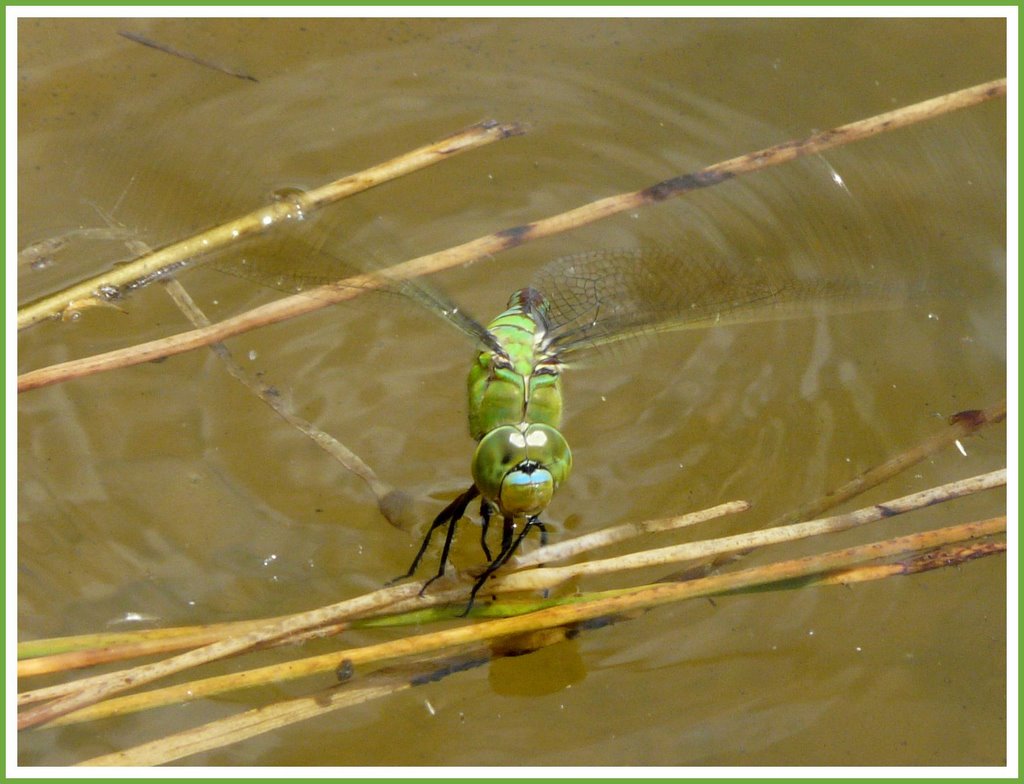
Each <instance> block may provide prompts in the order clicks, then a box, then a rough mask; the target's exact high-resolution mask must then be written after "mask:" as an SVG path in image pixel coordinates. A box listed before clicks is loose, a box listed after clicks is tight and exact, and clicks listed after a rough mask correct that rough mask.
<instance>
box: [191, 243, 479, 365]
mask: <svg viewBox="0 0 1024 784" xmlns="http://www.w3.org/2000/svg"><path fill="white" fill-rule="evenodd" d="M335 239H336V238H335ZM329 242H330V240H329V239H328V238H325V237H324V236H323V235H322V234H313V233H303V232H291V233H289V234H287V235H285V236H283V237H281V238H279V239H278V240H277V241H275V242H273V243H261V244H257V245H253V246H252V247H251V248H250V249H247V250H246V252H244V253H243V252H240V251H232V252H231V253H230V254H228V255H225V256H224V257H222V258H218V259H216V260H215V261H213V262H212V263H211V266H212V267H213V268H215V269H216V270H218V271H219V272H223V273H226V274H229V275H233V276H236V277H240V278H244V279H246V280H249V281H252V282H254V283H258V284H260V285H262V286H268V287H270V288H274V289H278V290H280V291H287V292H291V293H298V292H306V293H310V294H311V295H312V296H315V293H314V292H315V289H316V288H317V287H318V286H325V285H328V284H336V283H339V282H341V281H344V280H346V279H349V278H353V277H356V276H358V275H362V274H365V273H378V274H380V275H383V276H384V277H385V279H387V268H386V266H384V265H383V264H381V263H380V262H379V261H377V260H376V259H373V258H370V256H369V255H368V254H367V255H362V256H358V257H356V256H353V257H352V258H348V259H342V258H341V257H339V256H338V255H335V253H334V252H333V251H330V250H328V249H327V246H328V244H329ZM376 290H381V291H385V292H388V293H391V294H397V295H399V296H402V297H406V298H408V299H411V300H413V301H415V302H416V303H418V304H419V305H420V306H422V307H424V308H426V309H427V310H428V311H430V312H431V313H434V314H435V315H437V316H439V317H440V318H442V319H443V320H444V321H445V322H446V323H448V324H450V325H451V326H454V327H455V328H456V329H458V330H459V331H460V332H463V333H464V334H466V335H468V336H469V337H470V338H472V339H473V340H474V341H476V342H477V343H479V344H481V345H482V346H484V347H486V348H489V349H494V348H495V346H496V342H495V339H494V336H493V335H491V333H490V332H488V331H487V329H486V327H484V326H483V325H482V324H481V323H480V322H478V321H477V320H476V319H474V318H473V317H472V316H471V315H470V314H468V313H466V312H464V311H463V310H462V309H461V308H460V307H459V306H458V305H457V304H456V303H455V302H454V301H453V300H452V299H451V298H450V297H448V296H447V295H446V294H445V293H444V292H442V291H441V290H440V289H437V288H435V287H433V286H431V285H430V284H428V283H426V282H424V281H422V280H387V282H386V283H385V284H384V285H383V286H382V287H380V288H379V289H376Z"/></svg>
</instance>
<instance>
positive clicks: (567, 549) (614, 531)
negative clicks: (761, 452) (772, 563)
mask: <svg viewBox="0 0 1024 784" xmlns="http://www.w3.org/2000/svg"><path fill="white" fill-rule="evenodd" d="M748 509H750V504H749V503H748V502H746V501H728V502H726V503H724V504H719V505H718V506H713V507H711V508H709V509H702V510H701V511H699V512H691V513H689V514H684V515H678V516H676V517H665V518H662V519H660V520H646V521H644V522H641V523H625V524H624V525H616V526H611V527H609V528H603V529H601V530H600V531H595V532H594V533H592V534H584V535H583V536H577V537H575V538H574V539H567V540H565V541H564V542H558V543H556V544H549V545H547V546H545V547H540V548H538V549H536V550H534V551H533V552H531V553H527V554H526V555H522V556H520V557H518V558H515V559H513V561H512V568H513V569H515V570H516V571H518V570H519V569H525V568H527V567H529V566H536V565H538V564H549V563H552V562H555V561H564V560H565V559H566V558H573V557H575V556H577V555H580V554H582V553H585V552H588V551H590V550H596V549H598V548H599V547H608V546H609V545H613V544H618V543H619V542H624V541H627V540H629V539H633V538H636V537H638V536H645V535H647V534H652V533H661V532H664V531H675V530H678V529H680V528H687V527H689V526H691V525H697V524H698V523H706V522H708V521H709V520H715V519H717V518H719V517H724V516H725V515H730V514H736V513H738V512H746V511H747V510H748Z"/></svg>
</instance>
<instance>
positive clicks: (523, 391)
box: [240, 247, 894, 615]
mask: <svg viewBox="0 0 1024 784" xmlns="http://www.w3.org/2000/svg"><path fill="white" fill-rule="evenodd" d="M327 255H328V256H329V255H330V254H327ZM766 266H767V265H764V264H759V263H746V264H745V263H741V262H733V261H729V260H725V259H714V258H712V259H707V258H693V257H691V256H688V255H687V254H685V253H679V252H675V251H673V250H670V249H665V248H660V247H658V248H639V249H626V250H599V251H590V252H584V253H578V254H573V255H569V256H563V257H560V258H557V259H555V260H554V261H551V262H549V263H548V264H546V265H544V266H543V267H542V268H541V270H540V271H539V273H538V274H537V275H536V276H535V279H534V281H533V282H532V283H531V285H529V286H526V287H524V288H521V289H519V290H517V291H515V292H514V293H513V294H512V295H511V297H510V298H509V300H508V305H507V307H506V309H505V310H504V311H503V312H502V313H500V314H499V315H498V316H496V317H495V318H494V319H493V320H492V321H490V322H489V323H488V324H486V325H484V324H482V323H481V322H479V321H477V320H476V319H475V318H473V317H472V316H471V315H469V314H468V313H467V312H466V311H465V310H464V309H463V308H461V307H459V306H458V305H457V304H455V303H454V302H453V301H452V300H451V299H450V298H449V297H448V296H447V295H446V294H445V293H444V292H442V291H440V290H439V289H437V288H435V287H432V286H428V285H427V284H425V283H424V282H422V281H401V282H397V281H396V282H392V283H389V288H391V289H392V290H397V291H398V292H399V293H401V294H403V295H406V296H408V297H411V298H412V299H414V300H416V301H417V302H419V303H420V304H421V305H423V306H425V307H427V308H428V309H429V310H430V311H432V312H434V313H436V314H437V315H439V316H441V317H442V318H444V319H445V320H446V321H447V322H448V323H449V324H451V325H453V326H455V327H457V328H458V329H459V330H460V331H462V332H464V333H465V334H466V335H468V336H469V337H470V338H471V339H472V340H473V341H474V342H475V343H476V348H477V353H476V354H475V356H474V358H473V361H472V364H471V365H470V370H469V373H468V378H467V384H466V390H467V414H468V424H469V434H470V436H471V437H472V438H473V440H474V441H475V442H476V448H475V450H474V453H473V457H472V461H471V464H470V473H471V476H472V484H470V485H469V487H468V488H467V489H466V490H465V491H464V492H462V493H460V494H459V495H458V496H457V497H456V498H455V499H454V500H453V501H451V503H449V504H448V505H447V506H446V507H445V508H444V509H443V510H442V511H441V512H440V513H439V514H438V515H437V516H436V517H435V518H434V520H433V521H432V522H431V524H430V526H429V527H428V529H427V531H426V533H425V535H424V536H423V539H422V542H421V544H420V547H419V549H418V551H417V552H416V555H415V557H414V558H413V560H412V563H411V565H410V567H409V569H408V570H407V571H406V572H405V573H404V574H403V575H401V576H400V577H397V578H395V580H393V581H392V582H396V581H399V580H403V579H406V578H409V577H412V576H413V575H415V573H416V572H417V570H418V569H419V566H420V564H421V562H422V560H423V558H424V556H425V555H426V553H427V551H428V549H429V547H430V543H431V541H432V539H433V537H434V535H435V534H436V533H438V532H439V531H441V530H444V541H443V544H442V547H441V553H440V557H439V560H438V568H437V570H436V572H435V573H434V575H433V576H432V577H430V578H429V579H428V580H427V581H426V582H425V583H424V584H423V587H422V589H421V591H420V593H421V595H422V594H423V593H424V592H425V591H426V589H427V587H428V586H429V585H430V584H431V583H433V582H434V581H435V580H437V579H439V578H440V577H442V576H443V575H444V574H445V571H446V569H447V566H448V562H449V556H450V553H451V548H452V543H453V541H454V538H455V533H456V529H457V525H458V523H459V521H460V520H462V519H463V518H464V517H465V516H466V511H467V509H468V508H469V505H470V504H471V503H472V502H473V501H474V500H476V499H478V498H479V499H480V520H481V536H480V544H481V549H482V551H483V554H484V556H485V558H486V565H485V566H484V568H483V569H482V570H481V571H480V572H479V574H478V575H477V577H476V579H475V581H474V583H473V586H472V588H471V590H470V594H469V599H468V602H467V604H466V606H465V608H464V610H463V612H462V614H463V615H466V614H468V612H469V611H470V609H471V608H472V607H473V604H474V602H475V599H476V596H477V594H478V593H479V591H480V590H481V589H482V588H483V586H484V585H485V584H486V583H487V581H488V579H490V577H491V576H492V575H493V574H494V573H495V572H496V571H498V570H499V569H500V568H501V567H502V566H504V565H505V564H506V563H507V562H508V561H509V559H511V558H512V556H513V555H514V554H515V553H516V552H517V551H518V549H519V548H520V546H521V545H522V544H523V542H524V541H525V539H526V537H527V535H528V534H529V533H531V532H532V531H534V530H536V531H537V532H538V533H539V538H540V542H541V544H542V545H543V544H544V543H546V541H547V536H548V532H547V527H546V526H545V524H544V522H543V520H542V519H541V517H542V515H543V514H544V512H545V510H546V509H547V507H548V505H549V504H550V503H551V501H552V499H553V497H554V495H555V492H556V491H557V490H558V488H559V487H560V486H562V485H563V484H564V483H565V482H566V481H567V480H568V478H569V475H570V473H571V471H572V467H573V458H572V450H571V449H570V447H569V444H568V442H567V440H566V438H565V436H564V435H563V434H562V432H561V428H562V414H563V399H562V373H563V372H564V371H565V370H566V369H568V368H570V367H572V366H574V365H576V364H579V363H580V362H581V361H582V360H583V359H585V358H586V357H588V356H591V355H594V354H599V353H600V352H601V350H602V349H604V348H605V347H607V346H609V345H610V344H615V343H620V342H624V341H628V340H634V341H635V340H639V339H642V338H644V337H647V336H650V335H654V334H657V333H660V332H668V331H675V330H682V329H699V328H707V327H711V326H716V325H733V324H741V323H744V322H748V323H749V322H763V321H770V320H779V319H788V318H795V317H800V316H808V315H812V314H814V313H816V312H821V311H824V312H827V313H828V314H830V315H831V314H833V313H835V312H839V311H843V310H863V309H874V308H878V307H880V306H883V305H884V304H886V303H891V302H892V301H893V300H894V288H893V287H891V286H889V287H881V286H878V287H875V286H870V285H867V284H865V283H864V282H861V281H853V280H806V279H801V278H797V277H795V276H791V275H785V274H780V273H774V272H772V271H769V270H768V269H767V268H766ZM253 272H254V270H252V269H249V270H247V271H246V272H243V273H240V274H243V275H245V276H248V277H254V275H253ZM290 277H291V279H292V280H295V279H300V280H301V279H302V278H301V277H299V276H297V275H295V274H292V275H291V276H290ZM310 280H311V281H312V279H310ZM316 280H317V281H319V280H320V278H317V279H316ZM495 517H497V518H500V520H501V540H500V541H501V544H500V547H499V549H498V550H497V551H496V552H493V553H492V551H491V549H490V547H489V546H488V543H487V538H488V537H487V534H488V529H489V527H490V523H491V521H492V520H493V519H494V518H495Z"/></svg>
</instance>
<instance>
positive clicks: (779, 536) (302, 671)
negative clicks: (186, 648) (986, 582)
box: [19, 470, 1006, 728]
mask: <svg viewBox="0 0 1024 784" xmlns="http://www.w3.org/2000/svg"><path fill="white" fill-rule="evenodd" d="M1005 481H1006V472H1005V470H1004V471H995V472H992V473H990V474H984V475H981V476H978V477H972V478H971V479H966V480H961V481H959V482H951V483H949V484H947V485H942V486H940V487H936V488H932V489H930V490H927V491H923V492H921V493H914V494H912V495H909V496H904V497H903V498H899V499H895V500H893V501H888V502H886V503H884V504H876V505H874V506H872V507H867V508H865V509H861V510H858V511H856V512H851V513H849V514H848V515H842V516H839V517H837V518H830V519H827V520H823V521H812V522H810V523H801V524H797V525H792V526H786V527H785V528H784V529H774V530H764V531H754V532H751V533H749V534H741V535H738V536H730V537H723V538H720V539H717V540H708V541H705V542H694V543H688V544H684V545H677V546H674V547H667V548H660V549H659V550H655V551H650V552H649V553H640V554H636V555H634V556H622V557H620V558H616V559H606V560H604V561H599V562H596V563H597V564H598V565H599V566H598V568H597V569H594V570H590V571H588V570H586V569H581V568H580V567H586V566H587V564H582V565H579V566H572V567H551V568H545V569H537V570H534V571H531V572H525V573H523V572H521V573H518V574H513V575H508V576H503V577H500V578H498V579H497V580H496V581H495V583H494V587H493V588H491V587H489V588H488V591H490V590H524V589H526V588H530V589H536V588H539V587H550V586H553V585H557V584H559V583H561V582H564V580H566V579H568V578H569V577H571V576H575V575H577V574H583V573H605V572H608V571H611V570H612V569H613V568H616V567H617V568H620V569H622V568H638V567H640V566H650V565H655V564H664V563H671V562H677V561H679V560H689V559H692V558H693V557H695V556H694V553H696V554H697V555H708V554H714V553H717V552H724V551H728V550H736V549H750V548H752V547H758V546H764V545H768V544H777V543H780V542H783V541H792V540H795V539H800V538H805V537H807V536H811V535H816V534H820V533H832V532H835V531H840V530H846V529H848V528H851V527H854V526H856V525H863V524H865V523H867V522H871V521H873V520H878V519H882V518H885V517H890V516H893V515H896V514H902V513H904V512H908V511H912V510H913V509H918V508H921V507H922V506H927V505H931V504H935V503H940V502H943V501H948V500H951V499H953V498H958V497H961V496H963V495H966V494H969V493H973V492H978V491H980V490H985V489H991V488H992V487H997V486H999V485H1000V484H1003V483H1005ZM548 573H549V574H548ZM705 579H711V578H705ZM416 587H417V584H415V583H413V584H406V585H405V586H399V588H412V589H416ZM630 590H631V589H630ZM382 593H387V591H385V592H381V591H378V592H375V593H374V594H369V595H368V596H367V597H363V598H362V599H356V600H350V601H349V602H341V603H338V604H335V605H331V606H329V607H326V608H321V609H318V610H313V611H310V612H306V613H299V614H297V615H295V616H291V617H290V618H287V619H283V620H281V621H279V622H277V623H274V624H270V625H268V626H266V627H262V628H261V629H258V630H254V631H251V632H248V633H247V634H244V635H242V636H241V638H240V639H238V640H224V641H220V642H218V643H214V644H212V645H209V646H206V647H205V648H202V649H199V650H197V651H191V652H189V653H186V654H180V655H179V656H176V657H173V658H172V659H169V660H165V661H164V662H156V663H154V664H148V665H141V666H139V667H135V668H132V669H128V670H123V671H120V672H116V673H111V674H108V675H102V676H94V677H92V678H84V679H82V680H79V681H74V682H71V683H66V684H59V685H56V686H50V687H44V688H42V689H37V690H34V691H32V692H27V693H25V694H23V695H22V696H21V698H20V699H21V700H22V701H23V702H25V703H28V702H35V701H39V700H42V699H50V700H52V701H51V702H48V703H46V704H44V705H41V706H38V707H37V708H34V709H29V710H27V711H25V712H24V713H22V714H21V715H20V716H19V727H21V728H26V727H31V726H36V725H38V724H41V723H46V722H49V721H52V720H54V719H56V718H58V717H59V716H62V715H65V714H68V713H70V712H72V711H77V710H79V709H81V708H84V707H86V706H88V705H90V704H93V703H96V702H99V701H100V700H101V699H103V698H105V697H107V696H110V695H113V694H115V693H118V692H120V691H125V690H127V689H129V688H134V687H136V686H139V685H142V684H144V683H148V682H151V681H153V680H156V679H158V678H161V677H164V676H166V675H169V674H171V673H174V672H179V671H181V670H183V669H186V668H188V667H192V666H197V665H198V664H202V663H206V662H207V661H212V660H213V659H215V658H222V657H223V656H227V655H233V654H235V653H239V652H241V651H244V650H249V649H251V648H253V647H254V646H255V645H257V644H258V643H261V642H264V641H266V640H267V639H274V638H277V637H281V636H283V634H284V633H285V631H287V632H292V633H293V632H297V631H302V630H305V629H308V628H310V627H312V626H317V625H322V624H324V623H327V622H332V621H336V620H338V617H339V612H340V611H341V610H342V609H343V610H346V611H347V610H349V608H350V607H352V606H358V607H360V608H361V609H362V612H364V613H365V612H370V610H369V609H367V608H368V607H370V606H374V605H376V606H378V607H379V606H380V601H379V598H378V599H377V600H375V601H368V599H369V598H370V597H379V596H380V595H381V594H382ZM457 593H459V594H460V595H461V597H462V598H464V596H465V587H463V589H462V590H461V591H459V592H457ZM407 598H409V599H414V601H415V598H414V597H413V596H412V595H409V596H408V597H407ZM444 598H446V597H445V596H444V595H434V594H428V595H427V596H425V597H422V601H425V602H432V603H436V602H438V601H440V600H442V599H444ZM404 606H405V604H404V603H400V604H398V605H392V608H393V609H394V610H396V611H397V610H400V609H402V608H404ZM421 606H422V605H421ZM544 611H545V610H539V611H537V612H544ZM534 614H535V613H533V614H530V615H529V616H519V617H532V615H534ZM502 620H514V619H502ZM488 623H492V621H483V622H482V623H480V624H477V625H474V626H468V627H460V628H461V629H463V630H465V629H470V630H471V629H473V628H479V627H481V626H484V625H485V624H488ZM540 628H546V627H540ZM449 631H453V630H449ZM513 631H515V632H523V631H533V629H532V628H529V627H526V628H516V629H514V630H513ZM465 633H466V632H463V634H465ZM510 633H511V632H510ZM441 634H444V633H443V632H442V633H441ZM468 634H469V636H468V637H463V638H461V639H459V641H458V644H463V643H468V642H472V641H473V639H474V637H473V634H472V632H468ZM428 638H429V636H428ZM415 640H416V638H405V639H400V640H395V641H390V642H386V643H380V644H377V645H371V646H366V647H364V648H360V649H352V650H349V651H343V652H341V653H331V654H324V655H321V656H314V657H309V658H307V659H303V660H298V661H291V662H287V663H284V664H280V665H271V666H269V667H264V668H261V669H258V670H249V671H246V672H243V673H238V674H236V675H230V676H221V677H218V678H211V679H207V680H206V681H200V682H193V683H190V684H186V685H184V686H182V687H168V688H167V689H164V690H162V691H163V693H164V694H168V695H172V697H169V699H171V700H172V701H177V700H178V699H185V698H192V697H194V696H202V695H203V694H207V693H215V692H219V691H221V690H223V689H224V688H228V687H230V688H241V687H242V686H250V685H256V684H259V683H266V682H271V681H280V680H286V679H290V678H299V677H305V676H307V675H310V674H314V673H316V672H322V671H323V670H325V669H331V668H337V667H338V666H340V665H341V664H342V663H344V662H348V663H349V664H350V665H352V666H355V665H360V664H366V663H369V662H376V661H379V660H381V659H387V658H395V657H400V656H409V655H413V654H416V653H423V652H425V651H432V650H436V648H433V647H430V646H429V645H428V647H427V648H426V649H425V650H421V649H419V648H417V647H415V646H417V645H419V644H420V643H418V642H415ZM453 644H455V643H453ZM169 663H172V664H170V665H169ZM201 684H205V685H201ZM206 689H210V690H212V691H206ZM150 695H151V693H150ZM152 699H154V698H153V697H152V696H147V695H146V694H143V695H134V696H132V697H125V698H121V700H120V701H119V703H118V704H122V705H136V704H138V703H139V702H140V701H142V702H146V703H147V704H148V701H150V700H152ZM87 715H88V714H87Z"/></svg>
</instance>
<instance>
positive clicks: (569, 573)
mask: <svg viewBox="0 0 1024 784" xmlns="http://www.w3.org/2000/svg"><path fill="white" fill-rule="evenodd" d="M1005 484H1006V470H1005V469H1002V470H999V471H992V472H990V473H988V474H981V475H979V476H974V477H971V478H969V479H961V480H958V481H955V482H949V483H947V484H944V485H940V486H938V487H932V488H929V489H928V490H923V491H921V492H918V493H912V494H910V495H905V496H903V497H902V498H897V499H895V500H892V501H886V502H885V503H883V504H875V505H873V506H868V507H864V508H862V509H857V510H856V511H853V512H847V513H846V514H841V515H836V516H834V517H826V518H824V519H822V520H811V521H809V522H805V523H793V524H791V525H784V526H778V527H775V528H765V529H762V530H759V531H749V532H747V533H743V534H735V535H733V536H724V537H721V538H718V539H707V540H704V541H701V542H686V543H685V544H677V545H672V546H669V547H660V548H658V549H655V550H645V551H643V552H640V553H632V554H630V555H621V556H618V557H615V558H605V559H601V560H597V561H587V562H585V563H580V564H572V565H569V566H552V567H545V568H543V569H535V570H532V571H523V572H516V573H515V574H508V575H503V576H500V577H497V578H496V579H495V580H494V583H493V585H488V586H487V590H496V591H526V590H540V589H550V588H554V587H556V586H558V585H560V584H562V583H564V582H565V581H567V580H570V579H572V578H574V577H583V576H587V575H595V574H608V573H610V572H618V571H623V570H627V569H642V568H646V567H649V566H664V565H667V564H675V563H679V562H681V561H691V560H695V559H698V558H708V557H710V556H715V555H721V554H723V553H731V552H736V551H745V550H752V549H755V548H761V547H766V546H768V545H772V544H781V543H783V542H794V541H797V540H799V539H806V538H808V537H810V536H820V535H822V534H831V533H838V532H839V531H847V530H849V529H851V528H856V527H858V526H861V525H865V524H867V523H873V522H875V521H877V520H882V519H884V518H887V517H893V516H894V515H898V514H904V513H906V512H911V511H913V510H915V509H921V508H922V507H925V506H931V505H932V504H937V503H942V502H944V501H950V500H952V499H954V498H960V497H962V496H965V495H970V494H972V493H977V492H979V491H981V490H991V489H992V488H995V487H1001V486H1003V485H1005Z"/></svg>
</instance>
